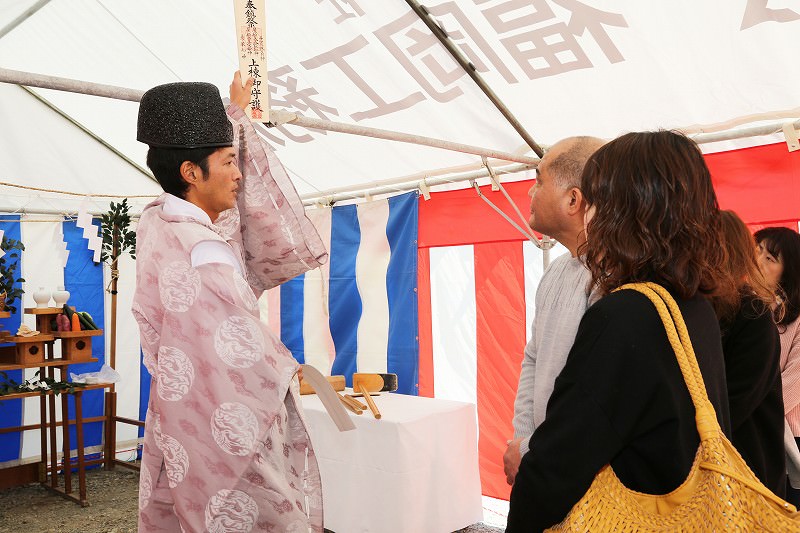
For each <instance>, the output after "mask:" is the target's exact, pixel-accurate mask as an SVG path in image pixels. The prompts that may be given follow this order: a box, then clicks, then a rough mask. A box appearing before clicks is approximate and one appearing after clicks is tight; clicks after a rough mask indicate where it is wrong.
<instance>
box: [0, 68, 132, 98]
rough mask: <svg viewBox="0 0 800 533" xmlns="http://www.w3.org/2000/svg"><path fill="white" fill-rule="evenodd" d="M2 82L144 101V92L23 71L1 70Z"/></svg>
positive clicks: (0, 79)
mask: <svg viewBox="0 0 800 533" xmlns="http://www.w3.org/2000/svg"><path fill="white" fill-rule="evenodd" d="M0 82H1V83H12V84H15V85H27V86H28V87H39V88H41V89H54V90H56V91H66V92H70V93H80V94H88V95H90V96H102V97H105V98H114V99H116V100H129V101H131V102H138V101H139V100H141V99H142V95H143V94H144V91H137V90H135V89H126V88H125V87H117V86H116V85H103V84H100V83H92V82H89V81H79V80H71V79H69V78H59V77H57V76H47V75H45V74H33V73H31V72H23V71H21V70H11V69H7V68H0Z"/></svg>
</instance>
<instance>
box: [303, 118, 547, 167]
mask: <svg viewBox="0 0 800 533" xmlns="http://www.w3.org/2000/svg"><path fill="white" fill-rule="evenodd" d="M287 123H288V124H293V125H295V126H303V127H304V128H311V129H317V130H326V131H336V132H339V133H349V134H351V135H360V136H362V137H374V138H376V139H386V140H390V141H398V142H403V143H411V144H419V145H422V146H431V147H433V148H443V149H445V150H452V151H454V152H462V153H465V154H474V155H479V156H483V157H491V158H493V159H502V160H503V161H515V162H517V163H527V164H536V163H537V162H538V161H539V159H538V158H535V157H529V156H524V155H516V154H510V153H507V152H500V151H497V150H491V149H487V148H481V147H478V146H472V145H469V144H461V143H455V142H451V141H445V140H442V139H433V138H430V137H422V136H420V135H412V134H410V133H401V132H397V131H390V130H382V129H378V128H368V127H366V126H358V125H356V124H345V123H343V122H332V121H330V120H320V119H318V118H310V117H304V116H303V115H300V114H297V117H296V118H294V119H291V120H288V121H287Z"/></svg>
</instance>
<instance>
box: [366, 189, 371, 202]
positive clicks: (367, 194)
mask: <svg viewBox="0 0 800 533" xmlns="http://www.w3.org/2000/svg"><path fill="white" fill-rule="evenodd" d="M364 201H365V202H371V201H372V195H371V194H370V192H369V191H367V192H365V193H364Z"/></svg>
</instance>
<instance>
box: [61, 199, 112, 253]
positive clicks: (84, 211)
mask: <svg viewBox="0 0 800 533" xmlns="http://www.w3.org/2000/svg"><path fill="white" fill-rule="evenodd" d="M75 225H76V226H78V227H79V228H81V229H82V230H83V238H84V239H87V240H88V241H89V242H88V243H87V246H88V247H89V249H90V250H91V251H92V252H94V256H93V257H92V261H94V262H95V263H99V262H100V252H101V250H102V248H103V238H102V237H100V236H99V235H98V229H99V228H97V226H95V225H94V224H92V215H90V214H89V198H88V197H86V198H84V199H83V201H82V202H81V206H80V208H79V209H78V220H77V221H76V224H75ZM65 246H66V245H65ZM64 261H65V264H66V259H65V260H64Z"/></svg>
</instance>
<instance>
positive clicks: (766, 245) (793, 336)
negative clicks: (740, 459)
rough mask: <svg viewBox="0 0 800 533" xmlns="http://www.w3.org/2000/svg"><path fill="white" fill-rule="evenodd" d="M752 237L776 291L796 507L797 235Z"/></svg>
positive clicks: (799, 404)
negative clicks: (793, 458)
mask: <svg viewBox="0 0 800 533" xmlns="http://www.w3.org/2000/svg"><path fill="white" fill-rule="evenodd" d="M755 239H756V242H757V243H758V252H759V263H760V266H761V270H762V272H763V273H764V277H765V278H766V280H767V284H768V285H769V286H770V287H771V288H772V289H773V290H774V291H775V293H776V294H777V301H776V305H775V309H774V314H775V321H776V322H777V324H778V332H779V333H780V340H781V359H780V367H781V381H782V383H783V409H784V413H785V415H786V422H787V423H788V426H789V429H790V430H791V433H792V436H793V437H794V439H795V447H794V448H792V446H791V444H792V443H791V442H787V443H786V448H787V450H786V451H787V454H788V455H789V458H790V460H789V464H788V465H787V466H789V472H790V478H794V479H793V481H794V484H795V485H796V486H797V487H795V488H793V487H792V485H791V484H789V485H788V486H787V488H786V499H787V500H788V501H789V502H790V503H792V504H794V505H795V506H800V490H797V488H798V487H800V476H798V475H797V474H795V475H794V476H792V475H791V474H792V470H793V469H792V463H793V462H792V461H791V457H792V456H795V457H797V455H798V450H797V446H798V444H800V319H798V317H799V316H800V235H798V234H797V232H796V231H793V230H790V229H788V228H764V229H762V230H759V231H757V232H756V234H755ZM798 466H800V465H798ZM798 474H800V472H799V473H798Z"/></svg>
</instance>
